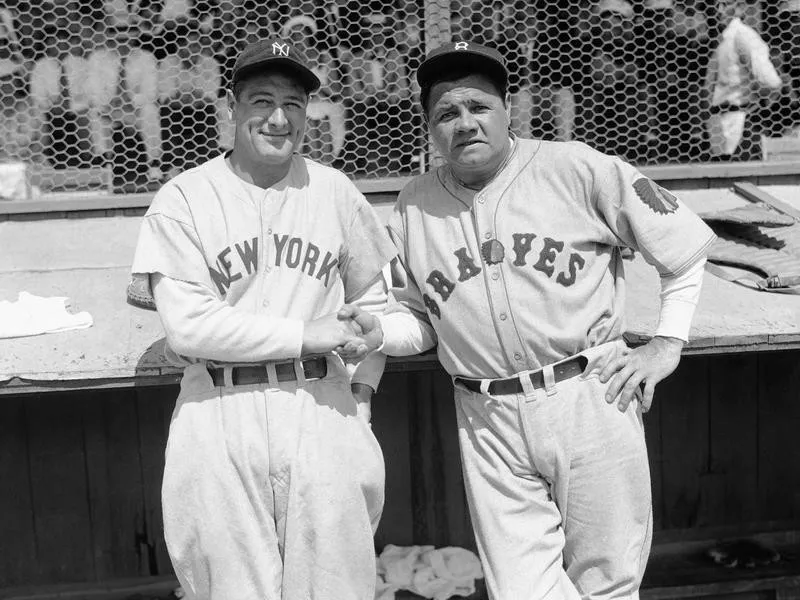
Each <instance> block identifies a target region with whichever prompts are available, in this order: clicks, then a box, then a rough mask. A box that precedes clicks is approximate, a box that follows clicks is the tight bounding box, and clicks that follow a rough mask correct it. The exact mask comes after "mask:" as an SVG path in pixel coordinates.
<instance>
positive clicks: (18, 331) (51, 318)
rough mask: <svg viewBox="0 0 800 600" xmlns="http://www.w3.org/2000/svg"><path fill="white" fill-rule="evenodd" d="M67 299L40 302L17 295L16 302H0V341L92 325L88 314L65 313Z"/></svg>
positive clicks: (27, 295)
mask: <svg viewBox="0 0 800 600" xmlns="http://www.w3.org/2000/svg"><path fill="white" fill-rule="evenodd" d="M68 300H69V299H68V298H64V297H61V296H57V297H52V298H43V297H41V296H34V295H33V294H29V293H28V292H20V293H19V297H18V299H17V301H16V302H10V301H8V300H3V301H0V338H14V337H24V336H29V335H40V334H43V333H55V332H58V331H68V330H71V329H85V328H87V327H91V326H92V324H93V320H92V316H91V315H90V314H89V313H88V312H80V313H77V314H71V313H69V312H67V303H68Z"/></svg>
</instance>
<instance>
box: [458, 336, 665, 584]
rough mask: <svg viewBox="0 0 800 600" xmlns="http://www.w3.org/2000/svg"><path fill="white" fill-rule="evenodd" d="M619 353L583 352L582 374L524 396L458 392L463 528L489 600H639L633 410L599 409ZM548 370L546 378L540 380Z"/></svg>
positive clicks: (645, 476)
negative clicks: (469, 533) (608, 368)
mask: <svg viewBox="0 0 800 600" xmlns="http://www.w3.org/2000/svg"><path fill="white" fill-rule="evenodd" d="M625 351H626V346H625V344H624V342H622V341H620V342H612V343H608V344H603V345H602V346H598V347H596V348H592V349H589V350H587V351H585V352H582V353H581V354H583V355H584V356H586V357H587V358H588V359H589V362H588V365H587V367H586V369H585V370H584V373H583V375H581V376H578V377H573V378H571V379H567V380H564V381H561V382H559V383H553V376H552V365H551V366H549V367H545V369H544V370H543V371H544V379H545V381H546V382H547V383H546V384H545V385H546V389H531V390H530V392H529V393H528V394H527V395H526V394H525V393H521V394H508V395H504V396H489V395H484V394H480V393H474V392H471V391H469V390H467V389H465V388H464V387H462V386H460V385H456V394H455V396H456V413H457V416H458V428H459V441H460V445H461V456H462V464H463V470H464V479H465V484H466V491H467V500H468V503H469V508H470V514H471V517H472V524H473V528H474V531H475V536H476V539H477V543H478V549H479V552H480V555H481V562H482V563H483V568H484V573H485V576H486V584H487V588H488V590H489V595H490V597H491V598H492V599H493V600H540V599H548V600H550V599H562V598H563V599H569V600H573V599H577V598H583V599H589V598H591V599H600V598H602V599H610V598H630V599H636V598H638V597H639V585H640V583H641V580H642V576H643V574H644V569H645V566H646V563H647V557H648V554H649V552H650V541H651V537H652V508H651V506H652V503H651V492H650V471H649V464H648V461H647V449H646V446H645V441H644V429H643V425H642V416H641V405H640V403H639V400H638V399H637V400H634V401H633V402H632V403H631V405H630V406H629V407H628V410H627V411H626V412H625V413H621V412H619V410H618V409H617V407H616V402H615V403H614V404H608V403H606V401H605V392H606V389H607V384H603V383H601V382H600V380H599V378H598V375H599V372H600V370H601V369H602V367H603V366H604V365H605V364H606V362H607V361H608V360H609V359H611V358H612V357H614V356H616V355H617V353H620V352H625ZM548 371H549V373H548Z"/></svg>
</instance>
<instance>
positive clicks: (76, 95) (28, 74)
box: [0, 0, 800, 197]
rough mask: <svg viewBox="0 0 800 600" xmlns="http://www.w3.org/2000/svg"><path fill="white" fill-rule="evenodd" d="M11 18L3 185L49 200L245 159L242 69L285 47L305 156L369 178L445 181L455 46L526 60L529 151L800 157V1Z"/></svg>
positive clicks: (376, 1) (188, 6) (97, 0)
mask: <svg viewBox="0 0 800 600" xmlns="http://www.w3.org/2000/svg"><path fill="white" fill-rule="evenodd" d="M0 6H2V8H1V9H0V87H1V89H0V101H1V102H2V110H3V119H2V126H3V131H2V136H0V154H1V155H2V156H1V157H0V160H2V162H3V163H4V164H3V165H1V166H0V169H2V172H3V177H2V178H0V179H3V180H4V181H5V179H6V175H8V174H9V173H12V174H13V173H15V172H25V173H26V174H27V176H28V177H29V180H30V181H31V182H32V183H33V189H34V190H35V191H34V194H37V193H41V194H46V193H48V192H54V191H59V190H65V189H67V190H69V189H81V190H92V189H97V190H100V191H102V192H108V191H112V192H114V193H130V192H140V191H150V190H153V189H157V188H158V186H159V185H160V184H161V183H163V182H164V181H165V180H166V179H167V178H169V177H171V176H173V175H174V174H175V173H177V172H180V171H182V170H184V169H187V168H189V167H192V166H194V165H196V164H198V163H199V162H202V161H204V160H206V159H208V158H210V157H212V156H214V155H216V154H218V153H219V152H221V151H223V150H225V149H227V148H230V147H231V145H232V141H233V131H232V128H231V123H230V120H229V115H228V111H227V105H226V98H225V90H226V89H227V85H228V80H229V76H230V71H231V67H232V64H233V61H234V60H235V57H236V55H237V53H238V52H239V51H240V50H241V49H242V48H243V47H244V45H245V44H246V43H248V42H249V41H251V40H253V39H257V38H259V37H267V36H275V37H281V38H284V39H287V40H292V41H293V42H295V43H297V44H300V45H302V46H303V47H304V48H305V49H306V52H307V54H308V56H309V59H310V60H311V61H312V63H313V64H314V66H315V69H316V71H317V73H318V74H319V76H320V79H321V80H322V81H323V86H322V89H321V90H320V92H319V93H318V94H317V95H316V96H315V97H314V98H313V99H312V100H311V102H310V104H309V107H308V126H307V133H306V138H305V142H304V146H303V149H302V151H303V152H304V153H305V154H307V155H308V156H310V157H311V158H313V159H315V160H319V161H321V162H324V163H328V164H332V165H334V166H336V167H338V168H341V169H342V170H344V171H345V172H347V173H348V174H350V175H351V176H353V177H355V178H366V177H387V176H397V175H407V174H411V173H416V172H420V171H422V170H424V169H425V168H426V166H427V165H429V164H430V151H431V147H430V146H429V144H428V140H427V135H426V133H425V128H424V121H423V118H422V114H421V111H420V109H419V106H418V89H417V87H416V84H415V81H414V72H415V70H416V68H417V66H418V65H419V63H420V61H421V59H422V58H423V56H424V54H425V53H426V51H427V50H429V49H430V48H434V47H436V46H438V45H439V44H441V43H444V42H446V41H449V40H451V39H456V40H460V39H466V40H473V41H481V42H484V43H488V44H490V45H494V46H496V47H498V48H499V49H500V50H501V51H502V52H503V54H504V55H505V56H506V58H507V60H508V63H509V68H510V71H511V78H510V82H509V90H508V91H509V93H510V109H511V115H512V128H513V129H514V130H515V131H516V132H517V133H518V134H519V135H522V136H532V137H541V138H545V139H557V140H582V141H585V142H588V143H589V144H591V145H593V146H595V147H597V148H599V149H600V150H603V151H606V152H609V153H613V154H618V155H620V156H623V157H625V158H626V159H628V160H630V161H632V162H634V163H637V164H665V163H696V162H708V161H716V160H734V161H736V160H761V159H763V158H768V159H769V158H770V157H771V156H770V148H772V147H773V146H774V147H775V148H777V147H779V146H778V145H774V144H773V142H777V141H780V142H782V143H783V145H782V146H780V147H781V148H783V149H784V150H785V151H788V152H789V153H790V155H791V152H792V149H793V148H797V147H798V146H800V141H798V140H800V134H799V133H798V125H799V124H800V102H799V101H798V94H800V0H781V1H772V2H767V1H764V2H753V3H747V2H741V1H739V2H737V1H736V0H719V1H717V2H714V1H703V0H687V1H684V2H675V1H673V0H637V1H633V2H627V1H626V0H592V1H578V0H575V1H572V2H568V1H558V2H555V1H544V0H538V1H532V0H528V1H525V0H483V1H480V2H477V1H472V2H470V1H462V2H449V0H383V1H380V0H368V1H363V0H327V1H325V0H285V1H282V2H277V1H274V0H82V1H73V0H57V1H56V0H16V1H8V2H5V3H4V4H2V5H0ZM787 149H788V150H787ZM797 152H800V151H797ZM11 177H12V178H13V175H11ZM4 185H5V184H4ZM28 190H30V186H29V187H28ZM0 196H6V197H8V194H7V193H6V192H4V191H3V190H0Z"/></svg>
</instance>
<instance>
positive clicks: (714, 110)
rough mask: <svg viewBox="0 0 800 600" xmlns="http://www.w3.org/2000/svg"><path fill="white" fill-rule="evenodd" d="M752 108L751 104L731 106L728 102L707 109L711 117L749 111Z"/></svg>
mask: <svg viewBox="0 0 800 600" xmlns="http://www.w3.org/2000/svg"><path fill="white" fill-rule="evenodd" d="M751 108H753V105H752V104H731V103H730V102H723V103H722V104H715V105H714V106H709V107H708V112H709V113H711V114H712V115H718V114H719V113H724V112H735V111H738V110H750V109H751Z"/></svg>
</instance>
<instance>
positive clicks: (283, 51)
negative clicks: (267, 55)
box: [272, 42, 289, 56]
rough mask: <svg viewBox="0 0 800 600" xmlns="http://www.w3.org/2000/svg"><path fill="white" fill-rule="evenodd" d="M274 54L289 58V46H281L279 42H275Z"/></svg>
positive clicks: (273, 45)
mask: <svg viewBox="0 0 800 600" xmlns="http://www.w3.org/2000/svg"><path fill="white" fill-rule="evenodd" d="M272 53H273V54H280V55H281V56H289V44H279V43H278V42H273V43H272Z"/></svg>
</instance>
